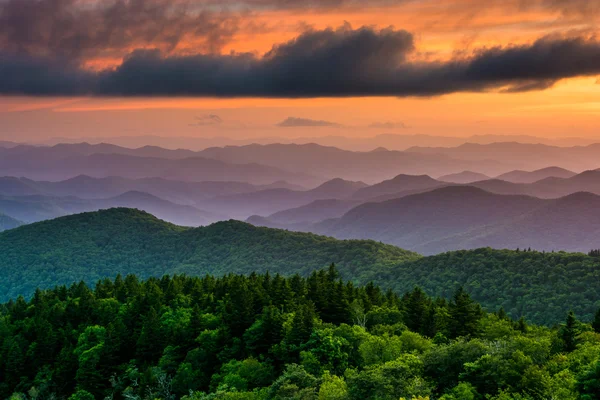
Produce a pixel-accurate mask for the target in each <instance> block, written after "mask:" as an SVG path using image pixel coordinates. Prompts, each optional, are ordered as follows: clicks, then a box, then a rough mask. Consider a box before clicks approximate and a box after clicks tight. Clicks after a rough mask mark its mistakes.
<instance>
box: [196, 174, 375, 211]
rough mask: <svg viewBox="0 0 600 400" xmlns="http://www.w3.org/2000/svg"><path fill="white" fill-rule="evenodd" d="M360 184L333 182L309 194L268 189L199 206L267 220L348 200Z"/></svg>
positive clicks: (363, 186) (306, 192) (211, 201)
mask: <svg viewBox="0 0 600 400" xmlns="http://www.w3.org/2000/svg"><path fill="white" fill-rule="evenodd" d="M366 187H367V185H366V184H365V183H363V182H352V181H346V180H343V179H339V178H337V179H333V180H331V181H328V182H325V183H324V184H322V185H320V186H318V187H316V188H314V189H311V190H304V191H298V190H289V189H268V190H260V191H254V192H250V193H241V194H234V195H228V196H218V197H215V198H213V199H211V200H208V201H206V202H204V203H202V207H203V208H205V209H207V210H210V211H213V212H219V213H225V214H228V215H230V216H232V217H235V218H241V219H245V218H248V217H249V216H251V215H259V216H268V215H271V214H273V213H276V212H278V211H283V210H287V209H290V208H297V207H300V206H304V205H307V204H309V203H312V202H314V201H316V200H331V199H338V200H341V199H348V198H350V197H352V196H353V195H354V194H355V193H357V192H358V191H360V190H363V189H364V188H366Z"/></svg>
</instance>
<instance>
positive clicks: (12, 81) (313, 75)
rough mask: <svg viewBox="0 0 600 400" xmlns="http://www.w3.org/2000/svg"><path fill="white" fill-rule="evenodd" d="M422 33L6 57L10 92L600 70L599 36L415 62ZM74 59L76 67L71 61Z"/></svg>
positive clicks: (463, 84)
mask: <svg viewBox="0 0 600 400" xmlns="http://www.w3.org/2000/svg"><path fill="white" fill-rule="evenodd" d="M414 51H415V49H414V41H413V36H412V35H411V34H410V33H409V32H406V31H403V30H394V29H391V28H388V29H383V30H376V29H373V28H369V27H364V28H361V29H351V28H350V27H349V26H344V27H342V28H340V29H337V30H333V29H326V30H322V31H309V32H305V33H304V34H302V35H300V36H299V37H298V38H296V39H294V40H292V41H289V42H287V43H284V44H282V45H279V46H275V47H273V49H272V50H271V51H269V52H268V53H266V54H265V55H264V56H263V57H256V56H255V55H252V54H228V55H217V54H204V55H192V56H168V55H167V56H164V55H163V54H162V53H161V52H159V51H148V50H139V51H135V52H133V53H131V54H130V55H129V56H127V57H126V58H125V59H124V60H123V63H122V64H121V65H120V66H119V67H117V68H116V69H114V70H107V71H103V72H101V73H98V74H95V73H92V72H85V71H83V70H81V69H74V67H71V68H70V69H69V68H66V69H65V68H64V67H63V65H61V64H60V63H59V62H54V63H52V64H48V65H44V62H43V61H41V59H36V58H27V57H16V56H0V92H1V93H4V94H29V95H47V94H65V93H70V94H74V95H81V94H91V95H99V96H216V97H285V98H300V97H345V96H435V95H442V94H446V93H454V92H465V91H470V92H473V91H487V90H498V91H505V92H516V91H528V90H541V89H545V88H548V87H551V86H552V85H553V84H554V83H555V82H556V81H558V80H560V79H564V78H570V77H576V76H593V75H598V74H600V42H598V41H596V40H595V39H594V38H582V37H575V38H573V37H544V38H541V39H539V40H537V41H536V42H534V43H532V44H530V45H523V46H511V47H495V48H487V49H481V50H478V51H476V52H475V53H474V54H473V55H472V56H471V57H470V58H466V59H463V58H461V59H456V60H449V61H439V62H417V61H413V60H411V55H412V54H413V53H414ZM65 65H67V66H68V65H69V64H68V63H65ZM53 92H54V93H53Z"/></svg>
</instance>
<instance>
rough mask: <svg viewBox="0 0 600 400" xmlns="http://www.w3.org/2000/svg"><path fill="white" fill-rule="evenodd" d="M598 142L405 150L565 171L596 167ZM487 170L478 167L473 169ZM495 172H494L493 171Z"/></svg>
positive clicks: (473, 160) (517, 166)
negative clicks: (555, 168)
mask: <svg viewBox="0 0 600 400" xmlns="http://www.w3.org/2000/svg"><path fill="white" fill-rule="evenodd" d="M599 151H600V144H598V143H596V144H590V145H587V146H576V147H558V146H549V145H544V144H527V143H517V142H499V143H491V144H476V143H465V144H462V145H460V146H458V147H451V148H445V147H412V148H410V149H408V150H407V152H412V153H418V154H427V155H435V154H437V155H438V156H440V157H442V156H445V157H451V158H454V159H460V160H464V161H472V162H480V163H489V162H491V161H496V162H501V163H503V164H505V165H512V166H513V169H519V170H526V171H530V170H536V169H540V168H546V167H548V166H550V165H556V166H560V167H562V168H566V169H568V170H573V171H583V170H588V169H596V168H598V154H599ZM473 170H477V171H480V172H484V173H486V174H487V175H490V174H489V173H488V172H486V171H484V170H482V169H473ZM495 175H498V174H495Z"/></svg>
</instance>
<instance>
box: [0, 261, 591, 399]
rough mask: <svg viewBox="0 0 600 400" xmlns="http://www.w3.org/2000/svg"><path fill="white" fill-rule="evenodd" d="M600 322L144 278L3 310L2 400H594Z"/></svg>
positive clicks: (346, 291)
mask: <svg viewBox="0 0 600 400" xmlns="http://www.w3.org/2000/svg"><path fill="white" fill-rule="evenodd" d="M598 330H600V313H599V314H598V315H597V316H596V319H595V320H594V321H593V323H592V324H586V323H582V322H580V321H578V320H577V318H576V316H575V315H574V314H573V313H569V314H568V315H565V316H564V323H562V324H561V325H560V326H557V327H555V328H546V327H540V326H534V325H530V324H528V323H527V322H526V321H525V319H520V320H519V321H514V320H512V319H510V318H509V317H508V316H507V315H506V313H505V312H504V310H503V309H500V310H498V311H497V312H496V313H486V312H484V311H482V309H481V307H480V306H479V305H478V304H477V303H475V302H474V301H473V300H471V298H470V296H469V295H468V294H467V292H466V291H465V290H463V289H462V288H460V287H459V288H457V289H455V291H454V293H453V295H452V296H451V299H450V300H445V299H442V298H431V297H429V296H427V295H426V294H425V292H423V291H422V290H421V289H418V288H416V289H413V290H412V291H411V292H409V293H407V294H406V295H404V296H402V297H399V296H398V295H396V294H394V293H393V292H392V291H383V290H382V289H380V288H379V287H377V286H374V285H366V286H362V287H357V286H355V285H353V284H352V283H350V282H344V281H342V280H341V279H340V278H339V273H338V271H337V270H336V269H335V267H334V266H330V267H329V269H326V270H320V271H318V272H313V273H312V274H310V276H309V277H308V278H302V277H300V276H299V275H294V276H292V277H290V278H283V277H281V276H280V275H270V274H262V275H258V274H251V275H249V276H247V275H233V274H230V275H227V276H225V277H222V278H215V277H212V276H206V277H203V278H199V277H184V276H173V277H167V276H165V277H162V278H160V279H157V278H150V279H148V280H146V281H141V280H139V279H138V278H137V277H136V276H133V275H129V276H126V277H121V276H118V277H117V278H116V279H115V280H109V279H104V280H101V281H99V282H97V284H96V285H95V287H94V288H93V289H92V288H90V287H89V286H87V285H85V284H84V283H79V284H73V285H71V286H69V287H66V286H59V287H57V288H55V289H52V290H37V291H36V292H35V294H34V295H33V297H32V298H31V300H29V301H27V300H25V299H24V298H23V297H19V298H17V299H16V300H11V301H10V302H8V303H6V304H4V305H2V306H0V398H10V399H12V400H30V399H31V400H34V399H60V398H69V399H70V400H82V399H86V400H92V399H129V400H132V399H138V400H141V399H148V400H154V399H164V400H173V399H179V398H184V399H186V400H213V399H231V400H242V399H243V400H246V399H247V400H263V399H264V400H267V399H315V400H317V399H318V400H322V399H335V400H371V399H373V400H375V399H378V400H379V399H390V400H392V399H393V400H398V399H402V398H406V399H411V398H418V399H426V398H430V399H444V400H453V399H456V400H459V399H460V400H465V399H467V400H468V399H473V400H474V399H483V398H486V399H497V400H501V399H502V400H505V399H550V398H554V399H562V400H570V399H573V400H574V399H579V398H583V399H596V398H599V397H598V396H600V389H599V388H600V334H598V333H597V331H598Z"/></svg>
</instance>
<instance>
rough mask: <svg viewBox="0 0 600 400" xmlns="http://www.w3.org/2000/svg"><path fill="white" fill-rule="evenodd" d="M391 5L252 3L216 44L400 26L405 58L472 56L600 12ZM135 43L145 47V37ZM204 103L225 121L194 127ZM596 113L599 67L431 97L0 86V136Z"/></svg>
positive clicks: (561, 132)
mask: <svg viewBox="0 0 600 400" xmlns="http://www.w3.org/2000/svg"><path fill="white" fill-rule="evenodd" d="M397 3H398V4H397V5H393V6H387V7H372V8H362V9H359V8H356V7H349V8H342V9H332V10H323V9H320V10H311V9H308V10H277V9H270V10H265V9H252V8H250V9H249V12H244V13H243V17H241V19H242V22H241V23H240V25H239V26H240V28H239V30H238V31H236V32H235V34H234V35H233V36H232V37H231V38H230V40H228V41H227V42H226V43H224V44H223V46H222V47H221V48H220V49H219V50H218V51H220V52H221V53H222V54H226V53H229V52H254V53H256V54H258V55H261V54H264V53H265V52H267V51H268V50H269V49H270V48H271V47H272V46H273V45H274V44H277V43H283V42H286V41H288V40H292V39H293V38H295V37H297V36H298V35H299V34H300V33H301V32H302V31H303V30H305V29H307V28H309V27H310V28H312V29H323V28H326V27H339V26H341V25H343V24H344V23H349V24H351V25H352V26H353V27H360V26H375V27H378V28H384V27H387V26H394V27H395V28H397V29H405V30H407V31H409V32H411V33H413V34H414V35H415V38H416V43H415V46H416V48H417V52H416V53H414V54H413V55H412V57H415V58H419V59H423V60H447V59H450V58H456V57H468V56H469V55H470V54H471V52H472V51H473V50H475V49H480V48H486V47H493V46H508V45H514V44H526V43H531V42H532V41H534V40H535V39H536V38H539V37H542V36H544V35H549V34H561V35H562V34H573V33H574V32H575V33H584V34H586V35H594V34H595V33H596V28H597V27H596V25H597V21H598V19H599V18H598V17H599V14H600V11H599V10H598V7H597V6H595V5H594V3H593V2H587V1H580V2H578V1H577V0H575V1H574V2H573V3H572V5H574V6H573V7H567V8H560V7H555V6H547V5H544V4H545V3H548V4H561V2H550V1H547V2H544V0H532V1H531V2H522V1H518V0H507V1H500V0H490V1H479V0H448V1H444V0H424V1H423V0H421V1H420V0H413V1H405V2H402V1H400V2H397ZM525 3H527V4H528V6H527V7H525V6H524V4H525ZM576 3H577V4H576ZM536 5H537V6H536ZM576 5H581V7H575V6H576ZM585 7H588V8H585ZM228 11H231V8H229V9H228ZM0 29H1V28H0ZM203 42H204V39H201V38H195V37H193V36H186V37H185V40H183V41H181V42H179V43H178V44H177V46H176V47H175V48H172V49H170V51H171V52H172V53H174V54H194V53H197V52H205V51H207V50H205V49H204V47H205V46H204V45H203ZM142 46H143V47H152V46H153V44H152V43H150V44H143V45H142ZM133 47H136V48H137V47H140V46H138V45H134V46H133ZM159 47H160V46H159ZM198 49H203V50H198ZM213 50H214V49H213ZM127 51H129V49H121V52H123V54H122V55H119V52H118V51H117V52H116V53H115V52H113V54H111V55H110V56H104V55H100V56H95V57H94V56H92V57H87V58H86V59H85V60H84V61H83V62H84V64H85V65H87V66H88V67H93V68H105V67H106V66H110V65H115V64H117V65H118V64H119V63H120V61H121V58H120V57H122V56H124V55H125V53H126V52H127ZM208 113H211V114H217V115H219V116H220V117H221V119H222V120H223V123H222V124H220V125H217V126H201V127H198V126H192V125H193V124H194V118H195V117H196V116H198V115H204V114H208ZM289 116H294V117H302V118H309V119H316V120H327V121H331V122H335V123H339V124H342V125H344V128H325V129H309V128H304V129H299V128H293V129H289V128H288V129H285V128H278V127H275V126H274V125H275V124H276V123H278V122H280V121H282V120H283V119H285V118H287V117H289ZM599 117H600V85H598V84H597V79H596V78H595V77H585V78H574V79H568V80H562V81H560V82H558V83H557V84H556V85H555V86H554V87H553V88H551V89H548V90H544V91H534V92H526V93H513V94H504V93H492V92H488V93H458V94H450V95H444V96H438V97H431V98H411V97H408V98H393V97H377V98H373V97H369V98H323V99H302V100H291V99H205V98H183V99H182V98H171V99H165V98H163V99H160V98H159V99H156V98H152V99H144V98H133V99H122V98H113V99H111V98H74V99H71V98H27V97H7V96H4V97H1V96H0V139H6V140H27V139H42V138H45V137H50V136H65V137H86V136H121V135H138V134H140V135H141V134H157V135H172V134H173V135H179V136H204V135H206V136H218V135H223V136H230V137H254V136H272V135H286V136H311V135H322V134H332V135H336V134H340V132H341V133H342V134H344V135H348V136H369V135H374V134H379V133H389V132H387V131H386V132H382V131H380V130H376V129H369V128H368V126H369V125H371V124H373V123H383V122H397V123H399V122H402V123H403V124H404V125H406V126H407V128H403V129H398V130H395V131H394V132H395V133H410V134H415V133H423V134H432V135H454V136H468V135H473V134H487V133H493V134H528V135H536V136H544V137H567V136H580V137H596V136H598V137H600V134H599V133H597V131H598V128H597V127H598V125H599V124H598V122H599Z"/></svg>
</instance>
